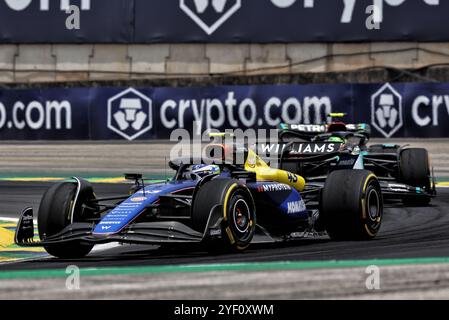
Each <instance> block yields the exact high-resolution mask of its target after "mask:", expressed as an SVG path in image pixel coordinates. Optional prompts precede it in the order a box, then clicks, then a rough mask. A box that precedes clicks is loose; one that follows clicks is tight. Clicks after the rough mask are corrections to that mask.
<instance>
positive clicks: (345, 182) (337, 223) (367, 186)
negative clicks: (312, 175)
mask: <svg viewBox="0 0 449 320" xmlns="http://www.w3.org/2000/svg"><path fill="white" fill-rule="evenodd" d="M320 214H321V216H322V218H323V223H324V226H325V229H326V231H327V233H328V234H329V236H330V238H331V239H333V240H370V239H373V238H374V237H375V236H376V235H377V233H378V231H379V229H380V226H381V223H382V217H383V198H382V192H381V188H380V185H379V181H378V180H377V177H376V176H375V175H374V174H373V173H372V172H370V171H367V170H339V171H334V172H331V173H330V174H329V176H328V178H327V180H326V183H325V185H324V189H323V192H322V205H321V213H320Z"/></svg>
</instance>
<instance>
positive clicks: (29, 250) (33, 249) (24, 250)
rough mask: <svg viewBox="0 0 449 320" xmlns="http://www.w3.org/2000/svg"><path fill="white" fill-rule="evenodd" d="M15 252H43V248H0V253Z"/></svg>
mask: <svg viewBox="0 0 449 320" xmlns="http://www.w3.org/2000/svg"><path fill="white" fill-rule="evenodd" d="M15 252H24V253H27V252H29V253H35V252H38V253H39V252H45V249H44V248H21V247H17V248H7V249H4V250H0V255H1V254H2V253H15Z"/></svg>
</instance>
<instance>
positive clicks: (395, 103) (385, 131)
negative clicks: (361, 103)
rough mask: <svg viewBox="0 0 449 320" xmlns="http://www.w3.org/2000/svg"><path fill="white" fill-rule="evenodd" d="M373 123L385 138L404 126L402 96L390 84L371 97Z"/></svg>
mask: <svg viewBox="0 0 449 320" xmlns="http://www.w3.org/2000/svg"><path fill="white" fill-rule="evenodd" d="M371 123H372V125H373V127H374V128H376V129H377V130H378V131H379V132H380V133H382V135H383V136H384V137H385V138H390V137H392V136H393V135H394V134H395V133H396V132H397V131H398V130H399V129H400V128H402V126H403V125H404V121H403V106H402V96H401V94H400V93H399V92H397V91H396V90H395V89H394V88H393V86H392V85H390V84H389V83H387V84H385V85H384V86H382V88H380V89H379V91H377V92H376V93H375V94H373V96H372V97H371Z"/></svg>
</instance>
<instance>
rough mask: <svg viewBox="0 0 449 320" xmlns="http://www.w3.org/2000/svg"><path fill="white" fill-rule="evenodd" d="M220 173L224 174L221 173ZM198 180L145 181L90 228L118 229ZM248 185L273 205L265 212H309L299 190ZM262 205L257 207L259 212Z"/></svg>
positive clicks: (98, 232)
mask: <svg viewBox="0 0 449 320" xmlns="http://www.w3.org/2000/svg"><path fill="white" fill-rule="evenodd" d="M223 176H226V175H224V174H223ZM197 183H198V181H197V180H181V181H169V182H166V183H158V184H152V185H148V186H146V187H145V188H143V189H141V190H139V191H137V192H136V193H134V194H133V195H132V196H130V197H129V198H128V199H127V200H125V201H123V202H122V203H121V204H120V205H119V206H117V207H116V208H115V209H113V210H112V211H110V212H109V213H108V214H107V215H106V216H104V217H103V219H102V220H101V221H100V222H99V223H98V224H97V225H96V227H95V229H94V230H93V234H94V235H95V236H108V235H113V234H117V233H120V232H121V231H122V230H123V229H124V228H125V227H126V226H128V225H129V224H130V223H132V222H133V221H134V220H135V219H136V218H137V217H139V215H140V214H141V213H142V212H143V211H145V209H146V208H147V207H148V206H149V205H152V204H155V203H157V202H158V200H159V197H160V196H161V195H167V194H176V193H178V192H181V191H188V189H191V190H193V189H194V188H195V186H196V184H197ZM247 187H248V188H249V190H250V191H251V193H253V194H254V195H257V197H255V198H256V206H257V199H258V198H260V197H262V199H264V202H268V203H269V204H270V207H273V208H276V210H275V212H264V214H270V215H281V216H282V218H284V219H292V220H297V219H303V220H307V218H308V213H307V209H306V206H305V203H304V201H303V199H302V197H301V195H300V193H299V192H298V191H297V190H295V189H293V188H291V187H290V186H288V185H286V184H282V183H277V182H252V183H248V184H247ZM260 211H261V208H258V212H260Z"/></svg>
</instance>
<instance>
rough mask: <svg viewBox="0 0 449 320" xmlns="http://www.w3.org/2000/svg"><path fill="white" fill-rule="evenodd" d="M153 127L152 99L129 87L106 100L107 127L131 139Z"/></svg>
mask: <svg viewBox="0 0 449 320" xmlns="http://www.w3.org/2000/svg"><path fill="white" fill-rule="evenodd" d="M152 127H153V116H152V101H151V99H150V98H148V97H147V96H146V95H144V94H142V93H140V92H139V91H137V90H135V89H133V88H129V89H127V90H125V91H123V92H121V93H119V94H117V95H116V96H114V97H112V98H110V99H109V100H108V128H109V129H111V130H112V131H114V132H115V133H117V134H119V135H121V136H122V137H124V138H125V139H127V140H129V141H132V140H134V139H136V138H138V137H140V136H141V135H142V134H144V133H145V132H147V131H149V130H150V129H151V128H152Z"/></svg>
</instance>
